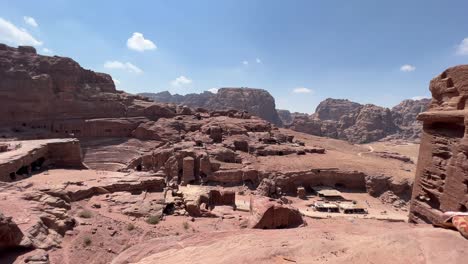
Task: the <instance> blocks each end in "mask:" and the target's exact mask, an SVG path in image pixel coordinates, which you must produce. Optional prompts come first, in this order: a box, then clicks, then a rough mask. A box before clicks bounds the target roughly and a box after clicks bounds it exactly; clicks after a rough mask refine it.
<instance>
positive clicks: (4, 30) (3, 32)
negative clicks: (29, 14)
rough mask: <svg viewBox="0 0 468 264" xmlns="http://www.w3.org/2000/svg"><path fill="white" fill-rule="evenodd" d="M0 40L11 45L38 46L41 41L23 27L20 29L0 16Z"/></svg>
mask: <svg viewBox="0 0 468 264" xmlns="http://www.w3.org/2000/svg"><path fill="white" fill-rule="evenodd" d="M0 42H5V43H8V44H11V45H16V46H18V45H31V46H40V45H42V42H41V41H39V40H37V39H35V38H34V37H33V36H32V35H31V34H29V32H28V31H26V30H25V29H22V28H21V29H20V28H18V27H16V26H15V25H13V24H12V23H11V22H10V21H8V20H5V19H3V18H1V17H0Z"/></svg>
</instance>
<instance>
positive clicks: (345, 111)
mask: <svg viewBox="0 0 468 264" xmlns="http://www.w3.org/2000/svg"><path fill="white" fill-rule="evenodd" d="M429 103H430V100H429V99H422V100H405V101H403V102H401V103H400V104H399V105H397V106H395V107H393V108H392V109H388V108H384V107H380V106H376V105H372V104H366V105H361V104H359V103H356V102H351V101H349V100H345V99H332V98H328V99H326V100H324V101H322V102H321V103H320V104H319V105H318V106H317V109H316V111H315V113H314V114H312V115H303V116H296V117H295V118H294V120H293V121H292V123H291V124H290V126H289V127H290V128H291V129H293V130H296V131H299V132H304V133H308V134H312V135H318V136H325V137H331V138H337V139H344V140H347V141H349V142H352V143H368V142H372V141H377V140H380V139H383V138H386V137H389V138H393V139H407V140H416V139H418V138H419V135H420V133H421V124H420V123H418V121H417V120H416V116H417V115H418V114H419V113H421V112H423V111H425V110H426V109H427V107H428V106H429Z"/></svg>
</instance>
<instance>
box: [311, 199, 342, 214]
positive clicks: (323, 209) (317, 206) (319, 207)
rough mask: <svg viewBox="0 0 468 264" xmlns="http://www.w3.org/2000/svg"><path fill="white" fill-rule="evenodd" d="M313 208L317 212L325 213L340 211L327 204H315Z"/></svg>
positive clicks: (334, 205)
mask: <svg viewBox="0 0 468 264" xmlns="http://www.w3.org/2000/svg"><path fill="white" fill-rule="evenodd" d="M313 206H314V208H315V210H316V211H318V212H325V213H339V212H340V209H339V207H338V205H336V204H334V203H327V202H320V201H319V202H315V203H314V205H313Z"/></svg>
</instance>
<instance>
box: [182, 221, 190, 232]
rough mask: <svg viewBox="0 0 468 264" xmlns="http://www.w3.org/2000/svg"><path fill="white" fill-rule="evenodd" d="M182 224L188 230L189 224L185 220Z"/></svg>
mask: <svg viewBox="0 0 468 264" xmlns="http://www.w3.org/2000/svg"><path fill="white" fill-rule="evenodd" d="M182 226H183V227H184V229H185V230H188V229H189V228H190V225H189V223H187V222H183V223H182Z"/></svg>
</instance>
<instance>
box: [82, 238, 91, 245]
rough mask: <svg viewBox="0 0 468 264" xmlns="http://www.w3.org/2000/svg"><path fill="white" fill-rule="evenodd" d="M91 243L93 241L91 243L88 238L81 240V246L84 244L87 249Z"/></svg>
mask: <svg viewBox="0 0 468 264" xmlns="http://www.w3.org/2000/svg"><path fill="white" fill-rule="evenodd" d="M92 242H93V241H92V240H91V238H89V237H85V238H84V239H83V244H84V245H85V246H86V247H87V246H90V245H91V243H92Z"/></svg>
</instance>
